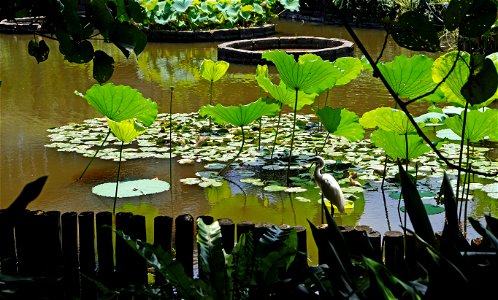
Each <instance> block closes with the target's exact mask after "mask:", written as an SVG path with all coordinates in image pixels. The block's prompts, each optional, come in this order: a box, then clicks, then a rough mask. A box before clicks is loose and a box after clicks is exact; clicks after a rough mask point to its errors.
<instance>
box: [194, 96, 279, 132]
mask: <svg viewBox="0 0 498 300" xmlns="http://www.w3.org/2000/svg"><path fill="white" fill-rule="evenodd" d="M278 109H279V106H278V105H277V104H269V103H266V102H264V101H263V100H261V99H258V100H257V101H255V102H251V103H249V104H246V105H237V106H235V105H234V106H223V105H221V104H216V105H215V106H212V105H205V106H203V107H201V109H200V110H199V114H200V115H201V116H210V117H211V118H213V120H214V121H215V122H217V123H220V124H226V123H228V124H232V125H234V126H246V125H249V124H251V123H252V122H254V121H256V120H257V119H259V118H261V117H262V116H265V115H272V114H275V112H277V111H278Z"/></svg>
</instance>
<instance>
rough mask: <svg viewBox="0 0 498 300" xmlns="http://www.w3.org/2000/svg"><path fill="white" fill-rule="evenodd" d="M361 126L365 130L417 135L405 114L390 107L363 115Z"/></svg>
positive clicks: (380, 108)
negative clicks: (372, 129)
mask: <svg viewBox="0 0 498 300" xmlns="http://www.w3.org/2000/svg"><path fill="white" fill-rule="evenodd" d="M360 124H361V126H363V127H364V128H375V127H379V128H380V129H383V130H386V131H391V132H394V133H397V134H405V133H406V134H412V133H416V132H417V131H416V130H415V127H414V126H413V125H412V123H411V122H410V120H409V119H408V117H407V116H406V115H405V113H404V112H402V111H401V110H398V109H393V108H390V107H379V108H376V109H374V110H371V111H369V112H366V113H364V114H363V116H362V117H361V118H360Z"/></svg>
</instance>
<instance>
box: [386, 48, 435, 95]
mask: <svg viewBox="0 0 498 300" xmlns="http://www.w3.org/2000/svg"><path fill="white" fill-rule="evenodd" d="M433 62H434V61H433V60H432V58H430V57H427V56H425V55H421V54H420V55H415V56H412V57H406V56H404V55H399V56H396V57H395V58H394V60H393V61H391V62H388V63H381V64H378V67H379V70H380V72H381V73H382V75H384V77H385V78H386V80H387V82H388V83H389V85H390V86H391V88H392V89H393V90H394V91H395V92H396V94H397V95H398V96H399V97H400V98H407V99H413V98H416V97H418V96H421V95H423V94H425V93H427V92H430V91H432V90H433V89H434V88H435V87H436V83H435V82H434V81H433V80H432V64H433Z"/></svg>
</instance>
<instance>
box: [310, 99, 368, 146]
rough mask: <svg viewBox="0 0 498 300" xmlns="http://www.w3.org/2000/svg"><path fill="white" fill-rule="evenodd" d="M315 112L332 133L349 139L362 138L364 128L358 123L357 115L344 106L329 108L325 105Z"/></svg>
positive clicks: (356, 139) (357, 139)
mask: <svg viewBox="0 0 498 300" xmlns="http://www.w3.org/2000/svg"><path fill="white" fill-rule="evenodd" d="M316 114H317V115H318V116H319V117H320V121H321V122H322V124H323V126H324V127H325V129H327V131H328V132H330V133H331V134H333V135H338V136H343V137H345V138H347V139H348V140H349V141H359V140H361V139H363V137H364V134H365V130H363V127H361V125H360V123H358V120H359V118H358V116H357V115H356V114H355V113H354V112H351V111H349V110H347V109H345V108H342V109H341V108H331V107H329V106H326V107H324V108H321V109H319V110H318V111H317V112H316Z"/></svg>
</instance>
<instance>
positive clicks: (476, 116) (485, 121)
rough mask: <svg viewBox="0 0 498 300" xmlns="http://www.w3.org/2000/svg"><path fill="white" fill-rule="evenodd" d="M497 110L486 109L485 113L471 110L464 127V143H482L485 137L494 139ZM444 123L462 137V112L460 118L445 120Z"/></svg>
mask: <svg viewBox="0 0 498 300" xmlns="http://www.w3.org/2000/svg"><path fill="white" fill-rule="evenodd" d="M496 120H498V110H496V109H487V110H486V111H484V112H482V111H478V110H471V111H468V112H467V123H466V125H465V141H469V142H472V143H475V142H479V141H482V140H483V139H484V138H485V137H491V138H494V137H496V136H498V133H497V131H498V127H497V126H496ZM444 123H445V124H446V126H448V128H450V129H451V130H452V131H453V132H454V133H455V134H457V135H458V136H461V135H462V128H463V112H462V115H460V116H454V117H451V118H446V119H445V120H444Z"/></svg>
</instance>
